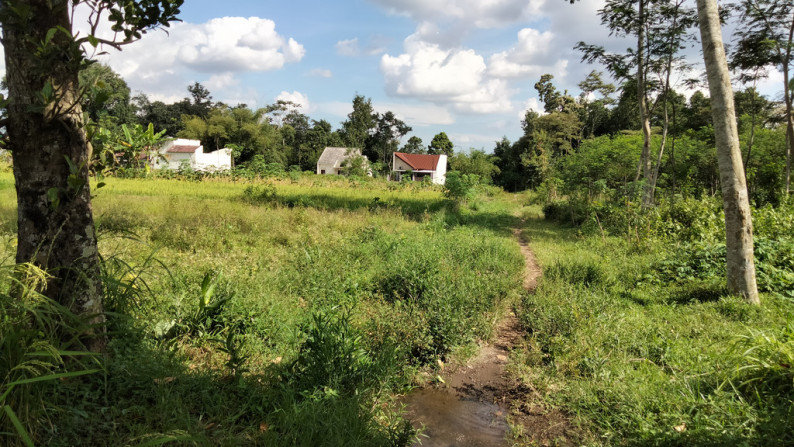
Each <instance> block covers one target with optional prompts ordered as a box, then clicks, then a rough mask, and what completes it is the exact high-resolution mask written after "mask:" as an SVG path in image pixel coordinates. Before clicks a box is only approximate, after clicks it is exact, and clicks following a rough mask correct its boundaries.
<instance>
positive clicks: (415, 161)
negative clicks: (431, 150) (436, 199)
mask: <svg viewBox="0 0 794 447" xmlns="http://www.w3.org/2000/svg"><path fill="white" fill-rule="evenodd" d="M391 166H392V168H391V170H392V172H394V173H395V177H396V178H397V180H401V179H402V176H403V175H405V174H406V173H410V175H411V180H422V179H423V178H425V177H430V180H431V181H432V182H433V183H435V184H437V185H443V184H444V182H445V181H446V180H447V156H446V155H443V154H442V155H425V154H406V153H404V152H395V153H394V155H392V164H391Z"/></svg>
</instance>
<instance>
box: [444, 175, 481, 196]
mask: <svg viewBox="0 0 794 447" xmlns="http://www.w3.org/2000/svg"><path fill="white" fill-rule="evenodd" d="M479 182H480V179H479V177H478V176H477V174H461V173H460V172H457V171H452V172H449V173H447V179H446V182H445V183H444V189H443V192H444V197H446V198H448V199H450V200H453V201H455V202H456V203H466V201H468V200H469V199H471V198H473V197H474V193H475V187H476V186H477V185H478V184H479Z"/></svg>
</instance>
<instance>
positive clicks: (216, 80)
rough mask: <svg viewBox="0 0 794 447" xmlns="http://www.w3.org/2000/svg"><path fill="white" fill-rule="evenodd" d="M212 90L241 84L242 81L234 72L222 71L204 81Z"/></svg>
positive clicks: (205, 85)
mask: <svg viewBox="0 0 794 447" xmlns="http://www.w3.org/2000/svg"><path fill="white" fill-rule="evenodd" d="M203 84H204V87H206V88H207V89H208V90H209V91H210V92H212V91H217V90H223V89H226V88H229V87H233V86H236V85H239V84H240V81H239V80H238V79H237V78H235V77H234V73H230V72H229V73H221V74H216V75H212V76H210V78H209V79H208V80H207V81H206V82H204V83H203Z"/></svg>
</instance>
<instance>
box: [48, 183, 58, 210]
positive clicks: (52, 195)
mask: <svg viewBox="0 0 794 447" xmlns="http://www.w3.org/2000/svg"><path fill="white" fill-rule="evenodd" d="M59 196H60V194H59V191H58V188H50V189H48V190H47V200H49V202H50V207H51V208H52V209H53V210H56V209H58V205H60V204H61V199H60V197H59Z"/></svg>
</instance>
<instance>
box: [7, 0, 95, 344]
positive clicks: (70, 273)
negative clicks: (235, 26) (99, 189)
mask: <svg viewBox="0 0 794 447" xmlns="http://www.w3.org/2000/svg"><path fill="white" fill-rule="evenodd" d="M9 3H12V2H10V1H9V2H7V1H3V4H2V6H0V20H2V33H3V46H4V48H5V62H6V82H7V85H8V98H9V106H8V122H7V130H8V136H9V141H10V144H9V149H10V150H11V152H12V156H13V163H14V179H15V185H16V192H17V207H18V211H17V225H18V234H17V237H18V244H17V255H16V261H17V262H18V263H23V262H31V263H33V264H35V265H37V266H39V267H41V268H42V269H44V270H46V271H47V273H49V274H50V275H52V276H51V278H50V279H49V280H48V282H47V287H46V289H45V291H44V293H45V295H47V296H48V297H50V298H53V299H55V300H56V301H58V302H59V303H61V304H63V305H65V306H67V307H68V308H69V309H71V310H72V311H73V312H74V313H76V314H78V315H81V316H84V317H86V318H87V319H88V322H89V323H90V324H91V325H92V327H91V329H89V330H88V333H86V334H82V336H83V340H84V342H85V343H86V345H87V347H88V348H89V349H92V350H101V349H102V347H103V346H104V335H100V334H102V333H103V328H102V326H101V323H103V322H104V314H103V305H102V288H101V282H100V278H99V260H98V252H97V241H96V235H95V232H94V219H93V213H92V209H91V192H90V188H89V186H90V185H89V178H88V164H89V161H90V159H91V154H90V152H91V149H90V145H89V143H88V141H87V139H86V135H85V132H84V129H83V122H82V110H81V108H80V105H79V98H78V92H79V89H78V80H77V74H78V71H79V68H80V65H79V63H80V62H79V61H80V58H75V52H76V51H80V50H79V48H78V47H76V44H75V43H74V42H73V40H72V39H71V38H70V37H69V36H66V35H65V34H64V33H62V32H60V31H58V32H54V34H50V35H48V32H49V31H50V30H55V29H56V28H58V27H61V28H62V29H64V30H71V24H70V21H69V11H68V5H69V4H70V3H71V2H67V1H51V0H49V1H48V0H19V1H16V2H13V3H14V5H13V6H14V7H19V6H21V7H22V8H16V9H15V10H12V8H11V5H9ZM26 8H29V10H28V11H29V13H28V14H25V12H27V11H26ZM20 10H21V11H23V13H22V15H20V14H18V13H17V12H16V11H20ZM48 38H49V39H50V40H49V44H46V43H45V44H42V43H43V42H47V41H48ZM37 52H38V55H37ZM42 52H44V53H46V55H47V56H48V57H42V56H41V53H42ZM48 92H51V93H48ZM43 97H46V98H47V99H43Z"/></svg>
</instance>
